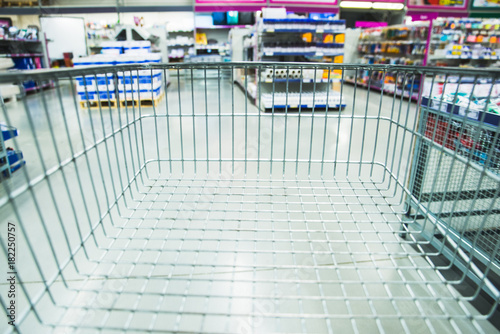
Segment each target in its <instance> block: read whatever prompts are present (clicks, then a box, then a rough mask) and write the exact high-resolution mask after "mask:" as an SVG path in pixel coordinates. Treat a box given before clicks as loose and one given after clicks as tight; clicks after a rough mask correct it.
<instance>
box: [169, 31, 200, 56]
mask: <svg viewBox="0 0 500 334" xmlns="http://www.w3.org/2000/svg"><path fill="white" fill-rule="evenodd" d="M179 41H181V42H179ZM168 48H169V53H168V60H169V62H177V63H182V62H184V59H185V57H186V56H188V55H189V50H190V49H191V48H194V29H186V30H169V31H168ZM193 54H194V52H193Z"/></svg>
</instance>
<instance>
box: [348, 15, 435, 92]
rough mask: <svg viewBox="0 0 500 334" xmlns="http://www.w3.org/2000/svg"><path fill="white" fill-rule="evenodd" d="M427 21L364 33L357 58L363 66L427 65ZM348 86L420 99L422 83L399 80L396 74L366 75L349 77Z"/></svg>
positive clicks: (364, 73) (362, 33) (414, 80)
mask: <svg viewBox="0 0 500 334" xmlns="http://www.w3.org/2000/svg"><path fill="white" fill-rule="evenodd" d="M429 26H430V22H428V21H416V22H413V23H411V24H407V25H397V26H390V27H379V28H369V29H364V30H363V31H362V32H361V35H360V38H359V42H358V50H357V51H358V58H359V62H360V63H362V64H393V65H416V66H425V65H426V61H427V59H426V55H427V50H428V45H429V38H428V37H429V36H428V35H429ZM346 81H347V82H349V83H354V81H356V84H357V85H360V86H363V87H369V88H371V89H374V90H377V91H381V90H382V89H383V90H384V92H387V93H391V94H396V95H397V96H401V95H403V96H404V97H406V98H411V99H417V97H418V93H419V89H420V81H419V79H418V78H412V79H411V81H409V80H407V78H404V77H400V76H397V75H395V74H394V73H386V74H385V75H384V74H383V73H380V72H369V71H363V72H361V73H359V74H358V76H357V78H354V77H352V76H350V77H348V78H347V80H346Z"/></svg>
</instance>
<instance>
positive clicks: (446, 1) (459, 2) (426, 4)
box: [408, 0, 467, 9]
mask: <svg viewBox="0 0 500 334" xmlns="http://www.w3.org/2000/svg"><path fill="white" fill-rule="evenodd" d="M408 8H427V9H467V0H408Z"/></svg>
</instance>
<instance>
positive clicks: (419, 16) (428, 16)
mask: <svg viewBox="0 0 500 334" xmlns="http://www.w3.org/2000/svg"><path fill="white" fill-rule="evenodd" d="M408 15H409V16H410V17H411V20H412V21H430V20H434V19H437V18H438V13H435V12H429V13H415V14H413V13H408Z"/></svg>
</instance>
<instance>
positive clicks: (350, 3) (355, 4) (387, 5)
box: [340, 1, 405, 10]
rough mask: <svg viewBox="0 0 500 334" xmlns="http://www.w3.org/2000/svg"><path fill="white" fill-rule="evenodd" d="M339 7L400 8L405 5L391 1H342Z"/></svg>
mask: <svg viewBox="0 0 500 334" xmlns="http://www.w3.org/2000/svg"><path fill="white" fill-rule="evenodd" d="M340 8H351V9H381V10H402V9H404V8H405V5H404V4H402V3H392V2H369V1H342V2H341V3H340Z"/></svg>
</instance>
